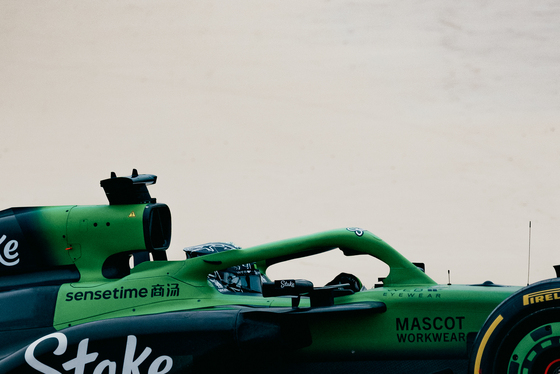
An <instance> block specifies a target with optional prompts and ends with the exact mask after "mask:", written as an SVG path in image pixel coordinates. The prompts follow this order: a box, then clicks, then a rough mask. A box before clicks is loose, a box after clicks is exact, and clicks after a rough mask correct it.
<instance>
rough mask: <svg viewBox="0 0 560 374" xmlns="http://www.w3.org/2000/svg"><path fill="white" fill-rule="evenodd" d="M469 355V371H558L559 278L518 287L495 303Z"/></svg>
mask: <svg viewBox="0 0 560 374" xmlns="http://www.w3.org/2000/svg"><path fill="white" fill-rule="evenodd" d="M469 357H470V359H469V373H470V374H498V373H500V374H505V373H507V374H514V373H523V374H543V373H544V374H552V373H556V374H558V373H560V279H548V280H545V281H541V282H538V283H534V284H532V285H530V286H527V287H525V288H522V289H521V290H519V291H517V292H516V293H514V294H513V295H511V296H510V297H508V298H507V299H506V300H504V301H503V302H502V303H501V304H500V305H498V307H497V308H496V309H495V310H494V311H493V312H492V314H490V316H489V317H488V319H487V320H486V322H485V323H484V325H483V326H482V329H481V330H480V331H479V333H478V335H477V336H476V339H475V342H474V344H473V346H472V350H471V353H470V355H469Z"/></svg>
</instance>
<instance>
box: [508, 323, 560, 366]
mask: <svg viewBox="0 0 560 374" xmlns="http://www.w3.org/2000/svg"><path fill="white" fill-rule="evenodd" d="M506 339H507V338H506ZM507 372H508V374H514V373H517V374H538V373H544V374H558V373H560V322H554V323H549V324H546V325H541V326H539V327H537V328H536V329H534V330H532V331H531V332H529V333H528V334H527V335H525V336H524V337H523V339H521V340H520V341H519V343H517V345H516V346H515V349H514V350H513V353H512V355H511V357H510V359H509V364H508V371H507Z"/></svg>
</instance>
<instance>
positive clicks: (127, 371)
mask: <svg viewBox="0 0 560 374" xmlns="http://www.w3.org/2000/svg"><path fill="white" fill-rule="evenodd" d="M47 339H56V340H58V345H57V347H56V349H55V350H54V351H53V352H52V353H53V354H55V355H57V356H60V355H62V354H63V353H65V352H66V349H67V348H68V339H67V338H66V335H64V334H62V333H60V332H55V333H52V334H49V335H46V336H43V337H42V338H40V339H37V340H36V341H34V342H33V343H31V344H30V345H29V347H27V349H26V350H25V361H26V362H27V364H28V365H29V366H31V367H32V368H33V369H35V370H37V371H38V372H40V373H43V374H62V373H61V372H60V371H58V370H56V369H53V368H52V367H50V366H47V365H45V364H44V363H42V362H40V361H39V360H38V359H37V358H36V357H35V349H36V348H37V346H38V345H39V344H40V343H41V342H42V341H44V340H47ZM88 344H89V339H88V338H85V339H83V340H82V341H80V343H79V344H78V351H77V353H76V357H75V358H73V359H71V360H69V361H66V362H65V363H63V364H62V368H64V370H65V371H66V372H72V373H73V374H85V373H86V365H87V364H93V363H95V361H96V360H97V358H98V357H99V353H98V352H91V353H88ZM136 345H137V338H136V336H134V335H129V336H128V337H127V340H126V348H125V354H124V358H123V365H122V374H142V373H141V372H140V368H139V367H140V365H141V364H142V363H143V362H144V361H146V360H147V359H148V356H149V355H150V353H152V349H151V348H150V347H146V348H144V350H143V351H142V353H141V354H140V355H139V356H138V357H136V359H135V358H134V356H135V353H136ZM172 368H173V359H172V358H171V357H169V356H165V355H163V356H159V357H157V358H155V359H154V360H153V361H152V363H151V364H150V366H149V368H148V372H147V373H146V374H165V373H168V372H169V371H170V370H171V369H172ZM90 370H91V369H90ZM88 372H90V371H89V370H88ZM105 373H108V374H117V363H116V362H114V361H110V360H103V361H101V362H99V363H98V364H97V366H95V368H94V369H93V374H105Z"/></svg>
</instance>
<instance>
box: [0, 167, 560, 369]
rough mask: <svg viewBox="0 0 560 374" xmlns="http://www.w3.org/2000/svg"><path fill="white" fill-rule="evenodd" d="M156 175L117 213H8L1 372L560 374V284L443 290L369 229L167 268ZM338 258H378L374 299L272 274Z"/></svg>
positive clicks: (204, 255) (126, 192) (339, 286)
mask: <svg viewBox="0 0 560 374" xmlns="http://www.w3.org/2000/svg"><path fill="white" fill-rule="evenodd" d="M155 181H156V177H155V176H153V175H139V174H138V173H137V172H136V171H135V170H134V171H133V173H132V175H131V176H129V177H117V176H116V175H115V174H114V173H113V174H112V176H111V178H109V179H106V180H103V181H101V186H102V187H103V188H104V190H105V193H106V195H107V197H108V199H109V205H100V206H53V207H25V208H11V209H6V210H4V211H1V212H0V373H3V374H7V373H45V374H47V373H48V374H62V373H72V374H164V373H210V372H214V371H215V370H228V371H233V372H249V373H253V372H263V373H312V372H319V373H340V372H352V373H359V372H368V373H404V372H415V373H436V372H442V373H443V372H446V373H466V372H469V373H473V374H479V373H484V374H486V373H506V372H507V373H558V371H559V368H560V318H559V316H560V313H558V311H557V309H556V308H557V307H558V306H559V305H560V282H559V281H557V280H548V281H544V282H540V283H537V284H534V285H532V286H529V287H525V288H520V287H504V286H497V285H494V284H492V283H491V282H486V283H483V284H479V285H471V286H466V285H462V286H461V285H439V284H436V282H434V281H433V280H432V279H431V278H430V277H429V276H428V275H426V274H425V272H424V271H423V269H422V266H420V265H419V264H413V263H411V262H410V261H408V260H407V259H406V258H404V257H403V256H402V255H400V254H399V253H398V252H397V251H395V250H394V249H393V248H391V247H390V246H389V245H388V244H387V243H385V242H384V241H383V240H381V239H380V238H378V237H377V236H375V235H374V234H372V233H371V232H369V231H366V230H362V229H359V228H356V227H349V228H342V229H338V230H332V231H327V232H323V233H318V234H314V235H309V236H305V237H300V238H294V239H288V240H283V241H279V242H274V243H269V244H264V245H259V246H256V247H252V248H244V249H241V248H239V247H236V246H234V245H232V244H230V243H208V244H204V245H199V246H192V247H187V248H185V254H186V259H185V260H182V261H168V260H167V257H166V252H165V250H166V249H167V248H168V247H169V243H170V239H171V214H170V210H169V208H168V207H167V206H166V205H165V204H160V203H156V201H155V199H153V198H152V197H151V196H150V194H149V192H148V189H147V185H149V184H152V183H155ZM330 250H340V251H342V252H343V253H344V255H346V256H373V257H375V258H377V259H379V260H381V261H383V262H384V263H385V264H387V265H388V267H389V270H390V271H389V274H388V275H387V277H385V278H383V279H380V282H381V283H380V284H378V285H376V286H375V287H374V288H372V289H365V288H364V287H363V285H362V284H361V281H360V280H359V279H358V278H357V277H355V276H354V275H352V274H348V273H341V274H340V275H338V276H337V277H335V279H333V281H331V282H329V283H328V284H327V285H325V286H322V287H316V286H314V285H313V284H312V283H311V282H309V281H307V280H304V279H279V280H275V279H269V277H268V275H267V269H268V268H269V267H270V266H273V265H275V264H277V263H281V262H285V261H289V260H292V259H296V258H301V257H305V256H310V255H314V254H318V253H321V252H325V251H330Z"/></svg>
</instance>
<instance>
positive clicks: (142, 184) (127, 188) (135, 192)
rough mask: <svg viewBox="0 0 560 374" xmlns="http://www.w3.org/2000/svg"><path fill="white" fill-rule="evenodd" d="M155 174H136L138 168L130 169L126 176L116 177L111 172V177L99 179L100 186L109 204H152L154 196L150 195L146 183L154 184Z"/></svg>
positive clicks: (154, 200)
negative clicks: (128, 174) (129, 173)
mask: <svg viewBox="0 0 560 374" xmlns="http://www.w3.org/2000/svg"><path fill="white" fill-rule="evenodd" d="M156 180H157V176H155V175H152V174H138V170H136V169H132V174H131V175H130V176H128V177H117V174H116V173H115V172H111V178H109V179H104V180H102V181H101V187H103V189H104V190H105V195H107V199H108V200H109V204H110V205H125V204H150V203H151V204H154V203H155V202H156V199H155V198H152V197H151V196H150V192H148V187H147V186H148V185H150V184H155V183H156Z"/></svg>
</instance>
